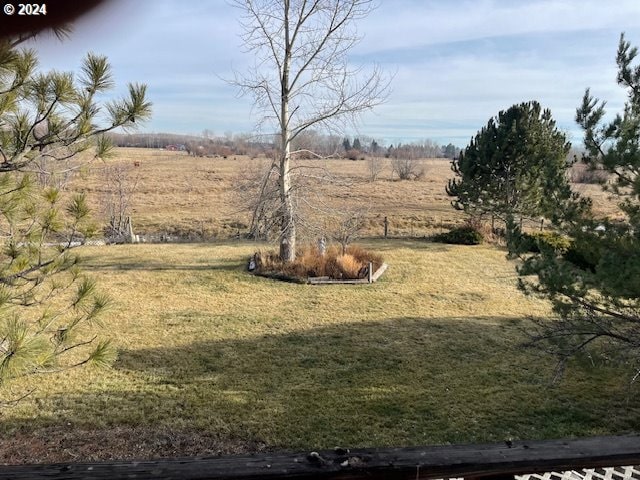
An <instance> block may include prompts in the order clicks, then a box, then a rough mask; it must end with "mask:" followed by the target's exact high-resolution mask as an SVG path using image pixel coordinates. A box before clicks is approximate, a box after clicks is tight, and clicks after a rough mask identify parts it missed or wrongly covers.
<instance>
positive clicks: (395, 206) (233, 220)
mask: <svg viewBox="0 0 640 480" xmlns="http://www.w3.org/2000/svg"><path fill="white" fill-rule="evenodd" d="M265 161H266V159H265V158H255V159H251V158H248V157H242V156H231V157H228V158H227V159H223V158H196V157H190V156H188V155H186V153H184V152H169V151H161V150H152V149H142V148H118V149H116V151H115V156H114V157H113V158H112V159H110V160H108V162H109V163H113V164H123V165H130V166H132V167H133V164H134V162H137V163H138V164H139V167H134V168H133V169H132V175H135V176H137V177H139V185H138V189H137V193H136V195H135V197H134V199H133V202H132V204H133V224H134V228H135V230H136V232H137V233H142V234H144V233H167V234H177V235H181V236H183V237H186V238H190V239H193V240H199V239H215V238H229V237H234V236H239V235H243V234H245V233H246V232H247V228H248V225H249V223H250V217H249V215H248V213H247V212H244V211H241V208H242V205H241V204H242V202H241V201H240V200H239V195H238V193H237V192H236V190H235V188H236V186H237V184H238V179H239V178H240V177H241V176H242V175H243V174H246V172H252V171H258V170H260V169H261V168H262V167H263V166H264V163H265ZM380 161H381V162H382V164H383V170H382V172H381V174H380V176H379V178H378V180H377V181H375V182H371V181H370V172H369V169H368V164H367V162H366V161H360V160H358V161H351V160H339V159H332V160H301V161H299V162H298V163H299V164H300V165H310V166H322V167H324V168H325V169H326V171H327V172H329V173H330V174H331V175H332V176H333V177H334V178H335V179H336V180H337V182H336V183H335V184H330V183H325V182H320V183H317V182H316V184H315V186H314V188H313V192H312V193H310V195H311V198H310V200H311V201H314V200H316V199H318V200H319V201H321V202H322V203H323V204H324V205H325V206H326V207H329V208H336V209H358V208H363V207H368V209H369V213H368V216H367V220H366V221H365V222H364V223H365V226H364V229H363V232H362V233H363V235H365V236H382V234H383V232H384V226H383V225H384V223H383V222H384V217H388V220H389V235H390V236H392V237H396V236H415V237H419V236H425V235H432V234H434V233H439V232H442V231H445V230H448V229H449V228H451V227H453V226H456V225H460V224H462V223H463V222H464V220H465V217H464V215H463V214H462V213H460V212H457V211H455V210H454V209H453V208H452V207H451V204H450V198H449V197H448V196H447V194H446V192H445V185H446V183H447V180H448V179H449V178H451V177H452V175H453V174H452V172H451V169H450V162H449V160H446V159H426V160H419V163H420V168H421V169H424V171H425V175H424V177H423V178H421V179H419V180H415V181H399V180H397V179H393V178H392V166H391V161H390V160H389V159H380ZM104 167H105V164H104V163H101V162H97V163H93V164H91V165H89V166H88V167H85V168H83V169H82V171H81V173H80V174H79V175H78V176H77V177H76V178H75V179H74V180H73V182H72V185H71V188H73V189H75V190H81V191H84V192H86V193H87V195H88V197H89V201H90V203H91V205H92V206H93V207H94V211H95V212H97V213H100V211H101V204H102V202H103V198H104V193H105V190H104V189H105V182H104V180H103V176H102V175H103V170H104ZM575 189H576V191H579V192H580V193H582V194H585V195H587V196H589V197H591V198H592V199H593V200H594V206H595V210H596V213H597V214H600V215H613V216H615V215H619V209H618V208H617V206H616V205H615V203H614V202H613V201H611V199H609V198H608V195H607V194H606V193H604V192H602V189H601V187H600V186H599V185H586V184H576V185H575ZM313 221H314V220H313V219H312V222H313ZM317 222H318V223H319V224H322V220H321V219H317ZM531 227H535V225H533V224H532V225H531ZM309 240H310V239H309Z"/></svg>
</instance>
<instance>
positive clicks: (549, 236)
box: [522, 232, 571, 254]
mask: <svg viewBox="0 0 640 480" xmlns="http://www.w3.org/2000/svg"><path fill="white" fill-rule="evenodd" d="M522 236H523V239H524V240H525V241H526V242H527V251H529V252H533V253H540V251H541V250H543V249H551V250H553V251H555V252H558V253H561V254H565V253H566V252H567V251H568V250H569V248H571V239H570V238H568V237H565V236H564V235H560V234H559V233H556V232H536V233H524V234H523V235H522Z"/></svg>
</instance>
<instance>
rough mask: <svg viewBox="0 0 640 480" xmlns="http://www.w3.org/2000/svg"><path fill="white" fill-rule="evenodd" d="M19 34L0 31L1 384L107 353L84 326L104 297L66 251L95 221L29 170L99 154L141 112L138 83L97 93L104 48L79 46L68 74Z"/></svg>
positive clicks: (102, 87) (144, 104)
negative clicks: (74, 68) (77, 69)
mask: <svg viewBox="0 0 640 480" xmlns="http://www.w3.org/2000/svg"><path fill="white" fill-rule="evenodd" d="M24 38H28V37H23V38H22V39H4V40H0V199H1V200H0V239H1V240H0V312H1V315H0V338H1V339H2V340H0V386H2V385H4V384H5V383H6V382H7V381H8V380H11V379H12V378H16V377H20V376H24V375H28V374H31V373H34V372H46V371H49V370H60V369H64V368H70V367H73V366H79V365H84V364H86V363H88V362H92V363H95V364H105V363H108V362H109V361H110V359H112V358H113V352H112V350H111V349H110V347H109V342H108V341H98V339H97V337H96V336H95V333H94V329H93V325H94V324H95V323H96V322H98V321H99V317H100V314H101V313H102V312H103V311H104V309H105V308H106V307H107V305H108V303H109V302H108V299H107V298H106V297H105V296H103V295H101V294H100V293H98V292H97V290H96V286H95V283H94V282H93V281H92V280H91V279H90V278H88V277H87V276H85V275H83V274H82V272H81V271H80V269H79V260H78V257H77V256H76V255H75V254H74V253H73V252H72V251H71V250H72V248H73V247H74V246H76V245H77V244H80V243H82V242H83V241H84V239H85V238H86V237H87V236H88V235H90V234H91V233H92V231H93V230H94V228H93V227H92V224H91V221H90V218H89V210H88V208H87V205H86V202H85V199H84V197H83V196H82V195H75V196H73V197H71V198H68V199H65V198H64V195H63V194H62V193H61V192H59V191H57V190H56V189H54V188H51V187H42V186H41V184H39V183H38V182H36V181H35V180H34V177H33V176H32V172H33V171H36V172H39V173H42V172H44V173H46V174H48V175H54V174H55V170H56V165H58V164H59V162H62V161H66V160H69V159H72V158H74V157H76V155H77V154H78V153H80V152H83V151H86V152H87V153H89V152H91V156H92V157H94V158H104V157H105V156H106V155H107V154H108V153H109V151H110V148H111V144H110V142H109V140H108V138H107V137H106V136H105V133H107V132H108V131H110V130H113V129H115V128H118V127H131V126H133V125H134V123H135V122H138V121H140V120H145V119H146V118H148V116H149V115H150V103H149V102H148V101H147V100H146V98H145V91H146V87H145V86H144V85H130V86H129V96H128V97H127V98H125V99H122V100H116V101H112V102H110V103H107V104H106V105H100V104H99V103H98V102H97V97H98V96H99V95H101V94H102V93H104V92H106V91H107V90H109V89H110V88H111V87H112V85H113V80H112V76H111V69H110V66H109V64H108V62H107V60H106V58H105V57H100V56H97V55H93V54H89V55H87V57H86V59H85V61H84V63H83V65H82V68H81V74H80V75H79V76H78V77H77V78H76V77H74V75H73V74H71V73H67V72H56V71H52V72H48V73H43V72H39V71H38V69H37V58H36V54H35V52H34V51H33V50H27V49H19V45H20V43H21V41H22V40H23V39H24ZM100 118H104V119H105V121H104V125H102V126H101V125H99V124H98V119H100ZM80 165H81V163H76V164H75V167H72V168H77V167H78V166H80ZM67 167H68V165H67Z"/></svg>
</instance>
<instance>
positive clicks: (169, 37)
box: [34, 0, 640, 147]
mask: <svg viewBox="0 0 640 480" xmlns="http://www.w3.org/2000/svg"><path fill="white" fill-rule="evenodd" d="M240 15H241V12H240V11H239V10H238V9H237V8H235V7H233V6H232V5H230V4H229V3H228V2H227V1H225V0H188V1H185V0H114V1H112V2H111V4H109V5H108V6H105V7H101V8H99V9H98V10H97V11H96V12H94V13H93V14H91V15H89V16H87V17H85V18H84V19H82V20H79V21H78V22H76V24H75V25H74V32H73V33H72V35H71V37H70V38H69V39H67V40H65V41H64V42H59V41H58V40H55V39H52V38H51V39H44V38H41V39H39V40H38V41H37V42H36V43H35V44H34V47H35V48H36V49H37V50H38V51H39V53H40V64H41V66H42V68H43V69H52V68H55V69H59V70H70V71H78V69H79V66H80V64H81V61H82V58H83V56H84V55H85V54H86V53H87V52H88V51H92V52H95V53H99V54H103V55H106V56H107V57H108V58H109V61H110V63H111V65H112V68H113V72H114V78H115V81H116V84H117V87H116V88H115V89H114V91H113V95H116V96H117V95H122V94H124V93H125V92H126V84H127V82H141V83H146V84H147V86H148V95H149V98H150V100H151V101H152V102H153V118H152V119H151V120H150V121H149V122H147V123H146V124H145V125H143V126H142V127H141V128H140V131H142V132H156V133H160V132H171V133H185V134H200V133H201V132H202V131H203V130H205V129H207V130H209V131H212V132H213V133H214V134H215V135H224V134H225V133H228V132H233V133H251V132H253V131H254V128H255V125H256V124H257V122H258V121H259V119H260V115H259V112H257V111H255V109H254V108H253V105H252V101H251V99H250V98H248V97H239V96H238V90H237V88H236V87H233V86H232V85H229V84H228V82H227V81H226V80H227V79H230V78H232V77H233V72H234V71H237V72H244V71H246V69H247V67H248V66H249V65H250V64H252V62H253V58H252V56H251V54H249V53H246V52H245V51H244V49H243V47H242V40H241V38H240V34H241V27H240V24H239V19H240ZM357 29H358V33H359V34H360V35H361V36H362V39H361V41H360V42H359V43H358V44H357V45H356V46H355V47H354V48H353V49H352V51H351V54H350V58H349V61H350V62H352V64H353V65H355V66H372V65H379V66H380V67H381V68H382V69H383V70H384V71H385V72H387V73H388V74H389V75H391V76H392V77H393V78H392V82H391V93H390V94H389V96H388V98H387V100H386V102H385V103H384V104H383V105H380V106H378V107H376V108H375V110H374V111H372V112H368V113H365V114H364V115H363V116H362V117H361V118H360V121H359V122H358V125H357V128H354V129H351V130H350V131H348V132H345V133H346V134H349V135H352V136H358V135H366V136H369V137H373V138H376V139H378V140H380V141H382V142H384V143H385V144H387V145H389V144H392V143H397V142H398V141H402V142H403V143H404V142H411V141H420V140H423V139H430V140H433V141H436V142H438V143H441V144H447V143H453V144H454V145H456V146H459V147H464V146H465V145H466V144H468V142H469V140H470V139H471V138H472V137H473V136H474V135H475V133H476V132H477V131H478V130H479V129H480V128H482V126H484V125H486V123H487V121H488V120H489V118H491V117H492V116H495V115H497V113H498V112H499V111H500V110H504V109H507V108H509V107H510V106H511V105H513V104H515V103H520V102H524V101H529V100H537V101H539V102H540V103H541V104H542V106H543V107H545V108H549V109H550V110H551V112H552V114H553V117H554V119H555V120H556V121H557V124H558V126H559V127H560V128H561V129H562V130H563V131H565V132H566V133H567V135H568V137H569V139H570V140H571V141H572V142H573V143H574V144H579V143H580V142H581V139H582V135H581V132H580V130H579V128H578V127H577V125H576V124H575V121H574V116H575V110H576V108H577V107H578V105H579V104H580V102H581V99H582V96H583V94H584V91H585V88H587V87H589V88H591V92H592V93H593V94H594V95H595V96H596V97H598V98H600V99H603V100H606V101H607V110H608V112H610V115H613V113H615V112H616V111H619V110H620V109H621V108H622V105H623V102H624V99H625V92H624V90H622V89H621V88H620V87H619V86H617V85H616V81H615V78H616V66H615V54H616V50H617V46H618V40H619V37H620V33H621V32H625V35H626V38H627V39H628V40H629V41H630V42H631V43H632V44H633V45H638V46H640V1H638V0H608V1H606V2H605V1H602V0H378V7H377V8H376V9H375V10H374V11H373V12H372V13H371V14H370V15H369V16H368V17H366V18H365V19H362V20H361V21H359V23H358V24H357ZM263 130H264V128H263Z"/></svg>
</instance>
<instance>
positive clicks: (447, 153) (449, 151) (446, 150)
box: [442, 143, 458, 159]
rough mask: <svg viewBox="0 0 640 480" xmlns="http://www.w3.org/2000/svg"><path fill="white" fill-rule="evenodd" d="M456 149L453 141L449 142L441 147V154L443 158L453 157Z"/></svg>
mask: <svg viewBox="0 0 640 480" xmlns="http://www.w3.org/2000/svg"><path fill="white" fill-rule="evenodd" d="M457 152H458V149H457V148H456V146H455V145H454V144H453V143H449V144H448V145H447V146H445V147H442V154H443V155H444V157H445V158H451V159H453V158H455V156H456V153H457Z"/></svg>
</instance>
